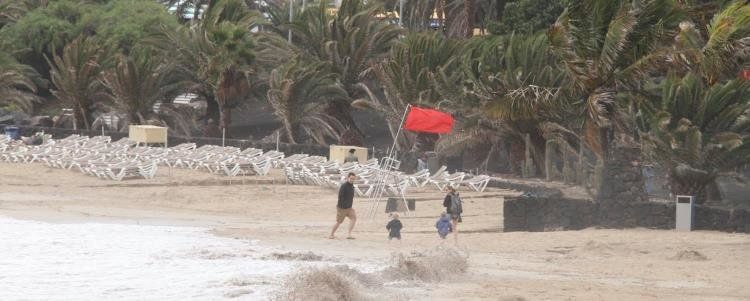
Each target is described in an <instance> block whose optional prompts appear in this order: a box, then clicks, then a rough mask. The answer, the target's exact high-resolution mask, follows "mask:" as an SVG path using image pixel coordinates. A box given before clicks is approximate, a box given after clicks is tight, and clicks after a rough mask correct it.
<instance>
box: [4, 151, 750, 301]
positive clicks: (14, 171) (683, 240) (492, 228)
mask: <svg viewBox="0 0 750 301" xmlns="http://www.w3.org/2000/svg"><path fill="white" fill-rule="evenodd" d="M0 179H1V180H0V215H3V216H8V217H12V218H17V219H29V220H39V221H46V222H61V223H79V222H80V223H85V222H105V223H121V224H134V223H139V224H153V225H171V226H180V225H190V226H203V227H208V228H212V229H213V230H212V232H213V233H215V234H216V235H221V236H227V237H237V238H251V239H258V240H260V244H262V245H264V246H268V247H270V248H274V249H278V250H288V251H290V252H313V253H314V254H318V255H321V256H325V257H327V258H333V259H335V260H334V261H335V262H338V263H344V264H345V263H358V262H367V263H382V264H383V266H384V267H385V266H386V265H388V263H389V260H390V258H391V254H392V253H393V252H402V253H405V254H408V253H410V252H412V251H423V250H428V249H432V248H434V247H435V246H440V245H444V246H453V245H454V241H453V238H452V237H450V236H449V239H448V240H445V241H441V240H439V239H438V238H437V234H436V233H435V231H434V223H435V220H436V218H437V216H438V215H439V213H440V212H441V211H442V194H441V193H439V192H437V190H436V189H434V188H432V189H427V190H424V191H420V192H417V193H415V194H413V196H415V197H417V198H418V201H417V203H416V207H417V210H416V212H415V213H414V214H413V215H410V216H402V218H401V220H402V222H403V224H404V230H403V232H402V235H403V240H402V241H401V242H400V243H399V242H389V241H388V240H387V238H386V237H387V232H386V230H385V223H386V222H387V217H386V215H385V213H383V212H382V211H383V209H384V205H381V207H380V208H379V210H378V213H377V214H376V217H375V218H374V219H369V218H367V217H366V213H367V211H368V205H369V204H368V203H367V202H365V200H363V199H355V205H354V208H355V209H356V210H357V211H358V214H359V217H360V218H359V219H360V220H359V222H358V224H357V226H356V228H355V233H354V235H355V236H356V238H357V239H356V240H346V239H343V237H344V236H345V232H344V231H342V230H345V228H346V222H345V224H343V225H342V229H340V230H339V233H338V237H339V238H338V239H334V240H329V239H327V236H328V232H329V231H330V228H331V226H332V224H333V221H334V218H335V203H336V199H335V198H336V192H335V191H333V190H329V189H325V188H319V187H310V186H294V185H285V184H284V181H283V177H282V175H281V174H279V172H278V171H274V172H272V173H271V174H270V175H269V176H266V177H247V178H245V179H244V180H240V179H232V180H231V183H230V179H228V178H226V177H221V176H215V175H211V174H208V173H206V172H203V171H192V170H183V169H173V170H169V169H167V168H160V170H159V172H158V173H157V177H156V178H155V179H151V180H127V181H123V182H113V181H105V180H100V179H97V178H93V177H90V176H86V175H83V174H81V173H79V172H76V171H68V170H59V169H52V168H48V167H46V166H44V165H41V164H8V163H0ZM515 193H516V192H512V191H504V190H491V191H488V192H486V193H484V194H476V193H468V192H464V193H463V195H464V201H465V206H464V210H465V214H464V218H463V219H464V222H463V223H462V224H460V228H459V229H460V236H459V241H458V245H457V248H458V249H460V250H463V251H465V252H467V253H468V254H469V256H470V257H469V268H468V270H467V271H466V273H462V274H457V275H455V276H453V277H451V279H450V280H443V281H440V282H429V283H419V282H408V283H405V284H399V285H400V286H401V287H400V290H399V291H400V292H401V296H403V298H404V299H414V300H748V299H750V288H748V287H747V285H746V283H747V279H748V278H749V277H750V266H748V265H747V263H748V258H750V235H747V234H731V233H722V232H709V231H696V232H690V233H678V232H674V231H668V230H648V229H628V230H601V229H586V230H582V231H565V232H546V233H527V232H513V233H503V232H502V202H503V196H507V195H513V194H515ZM0 273H1V272H0ZM283 280H284V279H283V277H278V279H274V281H277V282H278V283H282V282H283Z"/></svg>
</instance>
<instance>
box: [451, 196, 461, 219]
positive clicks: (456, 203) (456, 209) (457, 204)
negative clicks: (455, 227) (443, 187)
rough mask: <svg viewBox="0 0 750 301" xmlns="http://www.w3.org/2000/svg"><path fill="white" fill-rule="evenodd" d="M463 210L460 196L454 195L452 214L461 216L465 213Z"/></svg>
mask: <svg viewBox="0 0 750 301" xmlns="http://www.w3.org/2000/svg"><path fill="white" fill-rule="evenodd" d="M463 211H464V210H463V208H462V206H461V197H459V196H458V195H452V196H451V213H452V214H456V215H461V213H463Z"/></svg>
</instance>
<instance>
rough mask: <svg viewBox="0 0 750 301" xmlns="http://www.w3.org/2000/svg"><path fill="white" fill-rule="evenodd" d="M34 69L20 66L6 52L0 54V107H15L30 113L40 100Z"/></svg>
mask: <svg viewBox="0 0 750 301" xmlns="http://www.w3.org/2000/svg"><path fill="white" fill-rule="evenodd" d="M37 76H38V75H37V74H36V71H34V69H33V68H31V67H29V66H26V65H23V64H19V63H17V62H16V61H15V60H13V59H12V58H11V57H10V56H8V55H7V54H6V53H5V52H0V105H2V106H13V107H16V108H18V109H20V110H22V111H25V112H28V113H30V112H31V111H32V110H33V109H34V103H35V102H37V101H38V100H39V98H38V97H37V96H36V95H35V94H34V93H36V88H37V87H36V84H34V78H35V77H37Z"/></svg>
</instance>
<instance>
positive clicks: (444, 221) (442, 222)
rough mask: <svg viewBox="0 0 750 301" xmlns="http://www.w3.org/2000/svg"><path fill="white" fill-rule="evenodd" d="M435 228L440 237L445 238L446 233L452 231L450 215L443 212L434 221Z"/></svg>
mask: <svg viewBox="0 0 750 301" xmlns="http://www.w3.org/2000/svg"><path fill="white" fill-rule="evenodd" d="M435 228H437V230H438V235H440V238H442V239H445V237H446V236H448V233H451V232H453V224H451V217H450V215H448V214H447V213H445V212H443V213H442V214H441V215H440V218H439V219H438V221H437V222H436V223H435Z"/></svg>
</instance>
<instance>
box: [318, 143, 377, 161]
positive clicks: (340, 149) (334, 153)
mask: <svg viewBox="0 0 750 301" xmlns="http://www.w3.org/2000/svg"><path fill="white" fill-rule="evenodd" d="M350 149H354V155H355V156H357V159H359V163H364V162H365V161H367V158H368V157H367V148H364V147H359V146H349V145H331V148H330V154H329V156H328V160H336V161H338V162H339V163H344V159H345V158H346V155H348V154H349V150H350Z"/></svg>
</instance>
